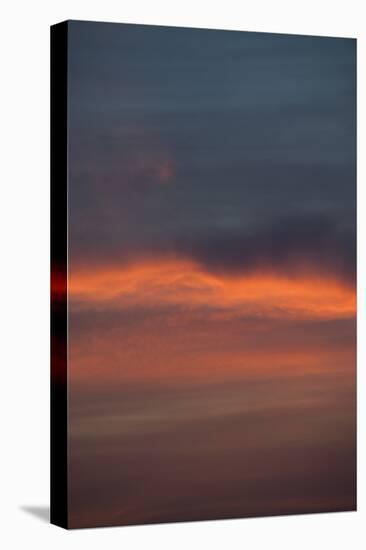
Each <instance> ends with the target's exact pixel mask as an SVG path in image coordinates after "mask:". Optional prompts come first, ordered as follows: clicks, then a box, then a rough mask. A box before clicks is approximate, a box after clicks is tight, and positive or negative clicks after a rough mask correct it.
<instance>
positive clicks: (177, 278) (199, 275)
mask: <svg viewBox="0 0 366 550" xmlns="http://www.w3.org/2000/svg"><path fill="white" fill-rule="evenodd" d="M69 295H70V297H71V300H70V303H71V305H72V307H85V306H87V307H96V308H108V309H118V308H123V307H127V306H137V307H138V306H143V307H156V306H179V307H180V308H185V309H187V310H193V309H197V308H198V309H199V308H206V309H207V311H211V313H210V314H211V315H212V314H215V315H217V316H218V317H220V316H221V317H225V315H229V316H235V315H239V316H241V315H250V316H258V317H261V316H264V317H270V318H299V319H313V318H316V319H323V318H327V319H328V318H329V319H336V318H344V317H350V316H353V315H354V314H355V309H356V297H355V292H354V289H352V288H350V287H348V286H347V285H346V284H344V283H342V282H341V281H339V280H337V279H335V278H334V279H332V278H329V277H326V276H324V275H323V276H322V275H318V274H315V273H314V274H308V273H307V274H306V275H304V276H300V275H298V276H296V277H295V276H293V277H289V276H286V275H279V274H275V273H270V272H254V273H250V274H246V275H245V276H240V277H238V276H231V275H213V274H211V273H208V272H206V271H204V270H203V269H202V268H201V267H200V266H199V265H198V264H195V263H194V262H192V261H189V260H180V259H160V260H155V261H153V260H150V261H145V262H138V263H134V264H130V265H124V266H110V267H98V268H95V269H93V270H85V269H84V270H82V269H71V270H70V275H69Z"/></svg>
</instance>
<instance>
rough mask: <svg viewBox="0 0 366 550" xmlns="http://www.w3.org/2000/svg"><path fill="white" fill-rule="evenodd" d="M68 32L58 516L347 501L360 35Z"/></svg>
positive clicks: (208, 511)
mask: <svg viewBox="0 0 366 550" xmlns="http://www.w3.org/2000/svg"><path fill="white" fill-rule="evenodd" d="M68 25H69V35H68V36H69V50H68V55H69V58H68V60H69V66H68V124H69V126H68V128H69V151H68V171H69V173H68V200H69V220H68V221H69V226H68V237H69V250H68V258H69V280H68V292H69V475H70V478H69V521H70V525H71V526H74V527H86V526H99V525H120V524H122V525H123V524H136V523H155V522H164V521H189V520H201V519H220V518H231V517H250V516H257V515H273V514H292V513H308V512H322V511H339V510H352V509H354V508H355V502H356V489H355V476H356V469H355V461H356V454H355V438H356V435H355V407H356V402H355V338H356V330H355V329H356V324H355V323H356V321H355V314H356V258H355V253H356V235H355V231H356V208H355V207H356V166H355V162H356V159H355V155H356V149H355V135H356V122H355V121H356V103H355V93H356V91H355V70H356V69H355V66H356V42H355V41H354V40H351V39H343V38H342V39H341V38H320V37H310V36H309V37H304V36H290V35H274V34H263V33H247V32H237V31H234V32H230V31H217V30H202V29H200V30H199V29H183V28H181V29H180V28H169V27H153V26H143V25H127V24H126V25H124V24H108V23H85V22H74V21H72V22H69V24H68Z"/></svg>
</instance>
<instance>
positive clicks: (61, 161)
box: [50, 22, 68, 528]
mask: <svg viewBox="0 0 366 550" xmlns="http://www.w3.org/2000/svg"><path fill="white" fill-rule="evenodd" d="M67 41H68V23H67V22H63V23H59V24H57V25H53V26H52V27H51V29H50V45H51V52H50V53H51V56H50V57H51V68H50V75H51V79H50V80H51V82H50V84H51V98H50V99H51V113H50V115H51V136H50V137H51V174H50V175H51V190H50V196H51V204H50V207H51V239H50V242H51V308H50V309H51V312H50V313H51V319H50V326H51V408H50V411H51V419H50V420H51V421H50V428H51V434H50V441H51V449H50V450H51V479H50V482H51V484H50V492H51V494H50V522H51V523H53V524H55V525H58V526H60V527H64V528H68V443H67V437H68V429H67V425H68V414H67V411H68V407H67V325H68V323H67V212H68V208H67V67H68V63H67V57H68V56H67V50H68V47H67Z"/></svg>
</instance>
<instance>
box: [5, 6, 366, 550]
mask: <svg viewBox="0 0 366 550" xmlns="http://www.w3.org/2000/svg"><path fill="white" fill-rule="evenodd" d="M363 3H365V2H362V0H360V1H356V0H348V1H347V2H339V1H337V0H330V1H326V0H317V1H316V0H289V1H284V0H269V1H268V2H265V1H262V0H256V1H255V0H251V1H250V2H248V1H246V0H242V1H241V2H233V1H231V0H225V2H214V1H213V0H206V1H199V0H195V1H190V0H185V1H182V0H179V1H178V0H170V1H169V2H168V1H166V2H163V1H159V0H150V1H149V0H146V1H144V2H143V1H139V0H134V1H133V0H131V1H120V2H117V1H115V2H113V1H109V0H99V1H95V0H88V1H84V2H83V1H82V0H72V1H68V0H63V1H61V0H60V1H55V0H53V1H41V0H33V1H29V0H28V1H26V0H25V1H23V2H19V1H16V0H13V1H12V2H11V1H8V2H3V4H2V8H1V11H2V14H1V15H2V17H1V20H0V21H1V23H0V25H1V29H0V40H1V49H0V52H1V53H0V55H1V66H0V77H1V84H0V94H1V101H0V110H1V112H0V128H1V140H2V143H1V162H0V170H1V179H0V193H1V194H0V197H1V200H0V224H1V230H0V250H1V269H0V276H1V285H0V292H1V298H0V312H1V332H0V335H1V336H0V342H1V345H0V353H1V360H0V365H1V386H0V391H1V394H0V406H1V415H0V422H1V432H0V448H1V452H0V462H1V464H0V525H1V529H0V545H1V547H2V548H4V549H6V550H11V549H13V548H17V549H18V548H19V549H22V548H26V547H34V548H37V549H46V548H47V549H49V548H52V549H58V548H83V547H85V548H88V549H93V548H100V547H104V548H108V550H109V549H114V548H123V549H130V548H132V549H135V548H136V549H138V548H159V549H162V550H164V549H165V548H166V549H168V548H169V550H171V549H174V550H175V549H180V548H223V547H225V548H228V549H229V548H239V547H244V546H246V547H247V548H250V549H256V548H269V547H271V548H281V549H284V550H286V549H291V550H294V548H296V549H298V550H300V549H303V548H304V549H305V548H306V549H309V548H313V549H318V548H319V549H323V548H332V549H337V548H342V550H343V549H344V548H352V549H356V550H357V549H359V548H365V544H366V543H365V540H364V541H362V538H363V539H366V528H365V526H366V496H365V492H366V488H365V479H366V473H365V470H366V462H365V459H366V435H365V412H366V401H365V388H366V383H365V373H364V372H363V371H364V368H363V367H364V365H365V341H364V340H365V312H364V308H363V307H362V305H364V304H365V284H366V277H365V275H366V268H365V254H364V251H363V250H362V248H363V249H365V225H366V221H365V216H366V210H365V208H366V206H365V190H364V186H363V182H364V180H365V162H364V159H363V158H362V153H363V154H365V99H366V81H365V72H366V59H365V57H366V56H365V44H366V35H365V30H366V29H365V24H362V18H363V17H364V18H365V19H366V17H365V16H364V15H363V8H362V4H363ZM64 19H89V20H101V21H118V22H133V23H155V24H165V25H169V24H171V25H181V26H197V27H213V28H228V29H242V30H258V31H270V32H288V33H302V34H320V35H333V36H347V37H357V38H358V84H359V90H358V97H359V102H358V115H359V125H358V136H359V142H358V162H359V170H358V184H359V190H358V211H359V215H358V281H359V286H358V304H359V325H358V330H359V333H358V340H359V351H358V360H359V372H358V388H359V417H358V418H359V421H358V428H359V468H358V479H359V506H358V512H357V513H338V514H320V515H308V516H292V517H281V518H264V519H249V520H248V519H247V520H234V521H218V522H203V523H190V524H177V525H157V526H146V527H127V528H126V527H124V528H113V529H112V528H104V529H87V530H79V531H70V532H68V531H64V530H62V529H60V528H58V527H55V526H50V525H49V524H48V523H47V520H46V519H43V520H42V519H41V518H40V517H37V515H35V514H34V513H30V512H29V510H28V511H27V510H26V508H27V507H31V508H32V507H33V508H34V507H36V508H37V507H40V509H41V515H42V514H43V516H45V514H47V511H45V510H46V507H47V506H48V504H49V25H51V24H53V23H56V22H59V21H62V20H64ZM362 213H363V217H362ZM38 516H39V514H38Z"/></svg>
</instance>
